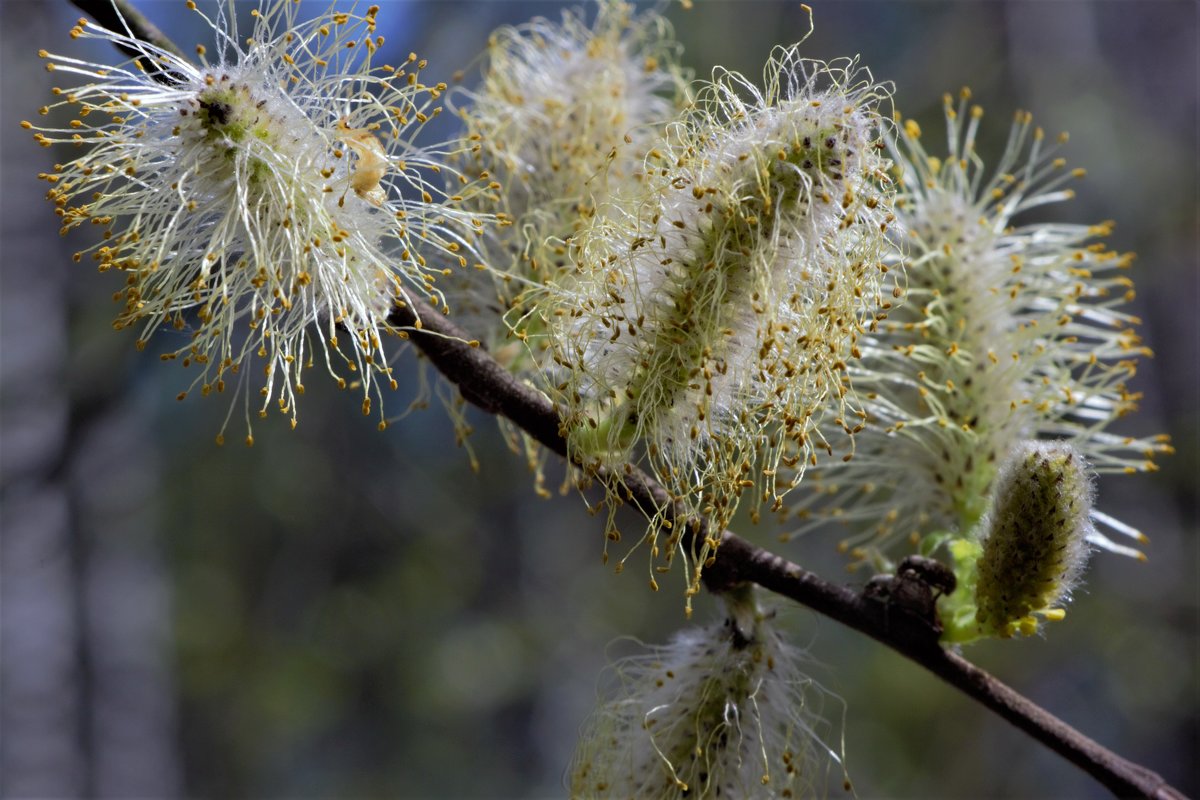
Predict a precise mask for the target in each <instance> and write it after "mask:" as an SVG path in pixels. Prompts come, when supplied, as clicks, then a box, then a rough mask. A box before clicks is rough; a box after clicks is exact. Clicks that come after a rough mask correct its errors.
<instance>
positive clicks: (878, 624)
mask: <svg viewBox="0 0 1200 800" xmlns="http://www.w3.org/2000/svg"><path fill="white" fill-rule="evenodd" d="M389 321H390V322H391V323H392V324H393V325H396V326H398V327H402V328H409V329H410V336H411V338H412V340H413V342H414V343H415V344H416V345H417V347H419V348H420V349H421V351H422V352H423V353H424V354H425V355H426V356H427V357H428V358H429V360H430V361H431V362H433V365H434V366H435V367H437V369H438V371H439V372H441V373H442V374H443V375H444V376H445V377H446V378H448V379H449V380H450V381H452V382H453V383H454V384H456V385H457V386H458V387H459V389H460V390H461V391H462V393H463V396H464V397H465V398H467V400H469V401H470V402H472V403H474V404H475V405H477V406H479V407H480V408H482V409H483V410H485V411H487V412H489V413H492V414H501V415H503V416H505V417H507V418H508V419H509V420H511V421H512V422H513V423H515V424H516V425H517V426H518V427H519V428H521V429H522V430H524V431H525V432H526V433H528V434H529V435H530V436H532V437H533V438H534V439H536V440H537V441H538V442H539V443H540V444H542V445H543V446H545V447H547V448H549V449H550V450H552V451H554V452H555V453H558V454H559V455H561V456H563V457H567V444H566V441H565V440H564V439H563V437H562V434H561V432H560V420H559V415H558V413H557V411H556V410H555V408H554V405H553V404H552V403H551V402H550V400H548V399H547V398H546V397H545V396H544V395H543V394H541V393H540V392H538V391H537V390H535V389H533V388H531V387H530V386H527V385H525V384H523V383H521V382H520V381H519V380H517V379H516V378H514V377H513V376H512V375H511V374H509V372H508V371H507V370H505V369H504V367H502V366H500V364H499V363H497V362H496V360H495V359H493V358H492V357H491V356H490V355H489V354H488V353H487V352H486V351H485V350H483V349H482V348H479V347H473V346H471V345H470V344H468V343H467V340H468V339H470V336H469V335H468V334H467V333H466V332H465V331H463V330H462V329H461V328H459V327H458V326H457V325H455V324H454V323H453V322H451V321H450V320H449V319H447V318H446V317H445V316H444V315H443V314H441V313H440V312H438V311H437V310H435V309H434V308H433V307H431V306H430V305H428V304H427V303H425V302H423V301H420V300H414V301H413V302H412V303H410V304H409V305H408V306H406V307H403V308H397V309H396V310H395V311H394V312H393V313H392V315H391V318H390V320H389ZM418 325H419V326H420V328H419V329H416V328H417V326H418ZM599 477H600V478H601V479H602V480H617V479H618V478H615V477H614V476H606V475H601V476H599ZM619 480H620V485H621V487H622V488H623V491H622V494H623V495H625V496H626V497H628V499H629V500H630V502H631V503H632V504H633V505H635V506H636V507H637V508H638V509H640V510H641V511H642V512H643V513H644V514H646V515H647V516H651V517H652V516H654V515H655V514H656V513H658V512H659V511H660V510H662V509H666V512H667V513H666V517H667V519H673V513H672V509H671V508H670V507H669V500H668V496H667V493H666V491H665V490H664V489H663V488H662V487H661V486H660V485H658V483H656V482H655V481H654V480H653V479H652V478H650V477H649V476H647V475H646V474H645V473H643V472H642V471H640V470H638V469H633V470H632V472H631V473H628V474H625V475H623V476H622V477H621V478H619ZM689 526H690V528H689V530H690V538H694V537H696V536H701V535H704V528H703V524H702V523H700V524H697V523H695V522H690V523H689ZM688 539H689V537H685V539H684V544H685V546H688ZM743 582H751V583H755V584H758V585H759V586H761V587H763V588H764V589H767V590H769V591H772V592H774V593H776V594H779V595H782V596H784V597H787V598H790V599H792V600H795V601H796V602H798V603H802V604H803V605H806V606H808V607H809V608H811V609H813V610H814V611H817V612H818V613H821V614H824V615H825V616H827V617H829V618H831V619H833V620H835V621H837V622H840V623H842V624H843V625H847V626H849V627H851V628H854V629H855V630H857V631H860V632H862V633H865V634H867V635H868V636H870V637H872V638H874V639H876V640H877V641H879V642H882V643H883V644H885V645H887V646H888V647H890V648H892V649H893V650H895V651H897V652H898V653H900V654H901V655H904V656H906V657H907V658H909V659H911V660H912V661H914V662H916V663H917V664H919V665H921V666H922V667H924V668H925V669H927V670H929V671H930V672H932V673H933V674H934V675H937V676H938V677H939V678H941V679H942V680H944V681H946V683H948V684H950V685H951V686H953V687H955V688H956V689H958V690H960V691H961V692H963V693H964V694H966V695H967V696H969V697H971V698H973V699H974V700H976V701H978V702H980V703H982V704H983V705H984V706H985V707H987V708H988V709H990V710H992V711H994V712H995V713H997V714H999V715H1000V716H1001V717H1003V718H1004V719H1006V720H1008V721H1009V722H1011V723H1012V724H1013V725H1015V726H1016V727H1017V728H1019V729H1021V730H1022V731H1024V732H1025V733H1027V734H1029V735H1030V736H1032V737H1033V738H1034V739H1036V740H1037V741H1039V742H1041V743H1042V744H1044V745H1046V746H1047V747H1049V748H1050V749H1051V750H1053V751H1054V752H1056V753H1058V754H1059V755H1061V756H1062V757H1064V758H1065V759H1067V760H1068V761H1070V762H1071V763H1073V764H1075V765H1076V766H1078V767H1080V768H1081V769H1083V770H1084V771H1085V772H1087V773H1088V774H1089V775H1091V776H1092V777H1093V778H1095V779H1096V780H1097V781H1099V782H1100V783H1102V784H1103V785H1104V786H1106V787H1108V789H1109V790H1110V791H1112V792H1113V794H1115V795H1117V796H1118V797H1152V798H1155V799H1156V800H1175V799H1177V798H1183V797H1184V795H1183V794H1182V793H1180V792H1179V791H1178V790H1177V789H1175V788H1174V787H1172V786H1170V785H1169V784H1168V783H1167V782H1166V781H1165V780H1163V778H1162V777H1161V776H1160V775H1158V774H1157V773H1155V772H1153V771H1151V770H1149V769H1146V768H1145V767H1142V766H1140V765H1138V764H1134V763H1133V762H1131V761H1128V760H1126V759H1124V758H1122V757H1121V756H1119V755H1117V754H1116V753H1114V752H1112V751H1111V750H1109V749H1107V748H1106V747H1104V746H1103V745H1101V744H1099V743H1098V742H1096V741H1094V740H1093V739H1090V738H1088V737H1087V736H1084V735H1083V734H1082V733H1080V732H1079V731H1077V730H1075V729H1074V728H1072V727H1071V726H1070V725H1068V724H1066V723H1065V722H1063V721H1062V720H1060V719H1058V718H1057V717H1055V716H1054V715H1053V714H1051V713H1050V712H1048V711H1046V710H1045V709H1043V708H1041V707H1040V706H1038V705H1037V704H1035V703H1033V702H1032V701H1031V700H1029V699H1028V698H1026V697H1024V696H1023V695H1021V694H1020V693H1019V692H1017V691H1016V690H1014V689H1012V688H1011V687H1009V686H1007V685H1005V684H1004V683H1002V682H1000V681H999V680H997V679H996V678H995V677H993V676H992V675H990V674H989V673H987V672H986V671H984V670H982V669H980V668H979V667H977V666H975V665H974V664H972V663H971V662H969V661H967V660H966V659H965V658H963V657H962V656H960V655H958V654H957V653H954V652H950V651H948V650H946V649H945V648H943V647H942V646H941V645H940V644H939V643H938V631H937V629H936V628H935V627H934V626H933V625H931V623H930V620H929V619H927V618H924V617H922V616H919V615H916V614H913V613H911V612H910V611H909V610H908V609H905V608H903V607H900V608H895V607H892V606H889V605H888V604H887V603H885V602H882V601H879V600H876V599H873V598H872V597H870V596H867V595H865V594H863V593H859V592H856V591H854V590H853V589H850V588H848V587H846V586H841V585H837V584H833V583H830V582H828V581H826V580H824V579H822V578H821V577H820V576H818V575H816V574H815V573H812V572H809V571H808V570H805V569H803V568H802V567H800V566H797V565H796V564H793V563H791V562H789V561H788V560H787V559H785V558H782V557H781V556H777V555H775V554H774V553H771V552H769V551H767V550H764V549H763V548H761V547H757V546H755V545H753V544H751V543H749V542H747V541H746V540H745V539H742V538H741V537H739V536H737V535H736V534H734V533H731V532H729V531H725V532H723V533H722V535H721V546H720V548H718V550H717V553H716V561H715V562H714V563H713V564H712V565H711V566H709V567H707V568H706V569H705V571H704V583H705V585H706V586H707V587H708V588H709V589H710V590H712V591H715V592H720V591H723V590H725V589H728V588H730V587H732V586H735V585H737V584H739V583H743Z"/></svg>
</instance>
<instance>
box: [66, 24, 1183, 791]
mask: <svg viewBox="0 0 1200 800" xmlns="http://www.w3.org/2000/svg"><path fill="white" fill-rule="evenodd" d="M71 2H73V3H74V4H75V5H76V6H77V7H79V8H80V9H82V10H83V11H85V12H87V13H89V14H91V15H92V16H93V17H94V18H95V19H96V20H97V21H99V22H100V23H101V24H103V25H104V26H105V27H107V28H110V29H111V30H115V31H126V30H128V31H129V32H130V33H131V34H132V35H133V36H135V37H137V38H139V39H142V40H143V41H147V42H150V43H151V44H154V45H156V46H158V47H160V48H162V49H163V50H166V51H168V52H171V53H174V54H176V55H179V56H180V57H181V58H183V55H182V53H181V51H180V50H179V49H178V48H177V47H176V46H175V45H174V43H173V42H171V40H170V39H168V38H167V37H166V36H164V35H163V34H162V32H161V31H159V30H158V28H156V27H155V26H154V25H153V24H152V23H150V22H149V21H148V20H147V19H146V18H145V17H144V16H142V14H141V13H140V12H138V11H137V10H136V9H134V8H133V6H132V5H130V4H129V3H128V2H127V0H71ZM122 20H123V21H122ZM124 49H126V51H127V52H130V49H129V48H124ZM130 54H131V55H134V56H136V55H139V53H137V52H136V51H134V52H131V53H130ZM155 77H156V78H158V79H159V80H162V81H171V80H172V79H173V77H174V76H173V75H172V74H171V73H170V72H168V71H164V70H160V71H159V72H158V73H156V74H155ZM389 322H390V323H391V324H392V325H395V326H397V327H400V328H406V329H409V330H410V331H411V334H410V335H411V338H412V340H413V342H414V343H415V344H416V345H417V347H419V348H420V349H421V351H422V352H423V353H424V354H425V355H426V356H427V357H428V358H429V360H430V361H431V362H432V363H433V364H434V366H435V367H437V369H438V371H440V372H441V373H442V375H444V376H445V377H446V378H447V379H449V380H450V381H451V382H453V383H454V384H455V385H456V386H457V387H458V388H459V390H460V391H461V392H462V394H463V397H465V398H466V399H467V400H469V401H470V402H471V403H473V404H475V405H476V406H478V407H480V408H482V409H483V410H484V411H487V412H488V413H490V414H501V415H503V416H504V417H507V418H508V419H509V420H511V421H512V422H513V423H514V424H516V425H517V426H518V427H519V428H521V429H522V430H524V431H525V432H526V433H527V434H529V435H530V436H532V437H533V438H534V439H535V440H537V441H538V442H539V443H540V444H542V445H543V446H544V447H547V448H549V449H550V450H552V451H554V452H555V453H558V454H559V455H560V456H563V457H564V458H567V457H568V454H567V444H566V441H565V440H564V439H563V437H562V434H561V431H560V427H561V426H560V420H559V416H558V412H557V410H556V409H555V408H554V405H553V404H552V403H551V402H550V401H549V400H548V399H547V398H546V397H545V396H544V395H543V394H541V393H540V392H538V391H537V390H535V389H533V388H531V387H529V386H527V385H525V384H523V383H521V382H520V381H518V380H517V379H516V378H514V377H513V376H512V375H511V374H510V373H509V372H508V371H507V370H506V369H504V367H502V366H501V365H500V364H499V363H498V362H497V361H496V360H495V359H493V358H492V357H491V356H490V355H489V354H488V353H487V352H486V351H485V350H483V349H481V348H479V347H473V346H471V345H470V344H468V340H469V338H470V337H469V336H468V335H467V333H466V332H465V331H463V330H462V329H460V328H459V327H458V326H457V325H455V324H454V323H452V322H450V321H449V320H448V319H447V318H446V317H445V316H444V315H443V314H441V313H440V312H438V311H437V310H435V309H434V308H433V307H432V306H430V305H429V304H428V303H425V302H424V301H422V300H419V299H415V298H414V299H413V300H412V301H411V302H410V303H409V304H408V305H406V306H398V307H397V308H396V309H395V310H394V311H393V313H392V314H391V317H390V318H389ZM598 477H600V479H601V480H605V481H613V480H617V481H619V485H620V487H621V488H623V489H624V494H625V496H626V497H627V498H628V500H629V501H630V502H631V503H632V504H633V505H635V506H636V507H637V508H638V509H639V510H640V511H642V513H644V514H646V515H647V516H648V517H654V516H655V515H656V514H657V513H659V511H660V510H664V511H665V512H666V513H665V518H666V519H667V520H668V521H671V522H672V523H673V524H676V523H677V522H678V523H683V524H686V525H687V526H688V534H687V535H686V536H685V537H684V545H685V546H688V547H690V543H691V541H694V540H695V538H696V537H698V536H704V535H706V530H705V525H704V524H703V523H702V522H696V521H695V520H686V521H685V520H678V521H677V520H676V519H675V516H674V513H673V512H674V509H673V508H672V507H671V506H670V501H669V499H668V495H667V492H666V490H664V489H663V487H662V486H660V485H659V484H658V483H656V482H655V481H654V480H653V479H652V478H650V477H649V476H648V475H646V474H645V473H643V472H642V471H641V470H638V469H636V468H633V469H632V470H631V471H630V472H628V473H625V474H623V475H622V476H616V477H614V476H610V475H604V474H601V475H600V476H598ZM745 582H751V583H755V584H758V585H759V586H761V587H763V588H764V589H767V590H769V591H771V592H775V593H776V594H779V595H782V596H784V597H787V598H789V599H792V600H795V601H796V602H798V603H801V604H803V605H806V606H808V607H809V608H811V609H813V610H814V611H817V612H818V613H821V614H824V615H825V616H827V617H829V618H830V619H833V620H835V621H837V622H840V623H842V624H843V625H846V626H848V627H851V628H854V629H855V630H857V631H860V632H862V633H865V634H867V635H868V636H870V637H872V638H874V639H876V640H877V641H879V642H881V643H883V644H885V645H887V646H888V647H890V648H892V649H893V650H895V651H897V652H898V653H900V654H901V655H904V656H906V657H907V658H909V659H911V660H912V661H914V662H916V663H917V664H919V665H920V666H922V667H924V668H925V669H927V670H929V671H930V672H932V673H933V674H934V675H937V676H938V677H939V678H941V679H942V680H944V681H946V682H947V683H949V684H950V685H951V686H953V687H955V688H957V689H958V690H960V691H962V692H963V693H964V694H966V695H967V696H969V697H971V698H973V699H975V700H977V701H978V702H980V703H981V704H983V705H984V706H985V707H986V708H988V709H990V710H992V711H994V712H995V713H997V714H998V715H1000V716H1001V717H1003V718H1004V719H1006V720H1008V721H1009V722H1011V723H1012V724H1013V725H1015V726H1016V727H1017V728H1019V729H1020V730H1022V731H1024V732H1025V733H1027V734H1029V735H1030V736H1031V737H1033V738H1034V739H1036V740H1037V741H1039V742H1041V743H1042V744H1044V745H1046V746H1047V747H1049V748H1050V749H1051V750H1053V751H1054V752H1056V753H1058V754H1059V755H1061V756H1062V757H1064V758H1065V759H1067V760H1068V761H1070V762H1071V763H1073V764H1075V765H1076V766H1078V767H1080V768H1081V769H1083V770H1084V771H1085V772H1087V773H1088V774H1089V775H1091V776H1092V777H1093V778H1095V779H1096V780H1097V781H1099V782H1100V783H1101V784H1103V785H1104V786H1106V787H1107V788H1108V789H1109V790H1110V791H1112V792H1113V794H1115V795H1117V796H1118V797H1150V798H1154V799H1155V800H1181V799H1184V800H1185V796H1184V795H1183V794H1182V793H1181V792H1179V791H1178V790H1177V789H1175V788H1174V787H1172V786H1171V785H1169V784H1168V783H1167V782H1166V781H1164V780H1163V778H1162V777H1161V776H1160V775H1158V773H1156V772H1153V771H1152V770H1149V769H1147V768H1145V767H1142V766H1140V765H1138V764H1135V763H1133V762H1131V761H1128V760H1126V759H1124V758H1122V757H1121V756H1119V755H1117V754H1116V753H1114V752H1112V751H1111V750H1109V749H1107V748H1106V747H1104V746H1103V745H1101V744H1099V743H1098V742H1096V741H1094V740H1093V739H1090V738H1088V737H1087V736H1084V735H1083V734H1082V733H1080V732H1079V731H1077V730H1075V729H1074V728H1072V727H1071V726H1070V725H1068V724H1066V723H1065V722H1063V721H1062V720H1060V719H1058V718H1057V717H1055V716H1054V715H1053V714H1051V713H1050V712H1048V711H1046V710H1045V709H1043V708H1041V707H1040V706H1038V705H1037V704H1035V703H1033V702H1032V701H1031V700H1029V699H1028V698H1026V697H1024V696H1023V695H1021V694H1020V693H1019V692H1017V691H1016V690H1014V689H1012V688H1011V687H1009V686H1007V685H1005V684H1004V683H1002V682H1000V681H999V680H997V679H996V678H994V677H993V676H992V675H990V674H989V673H987V672H986V671H984V670H982V669H980V668H979V667H977V666H975V665H974V664H972V663H971V662H969V661H967V660H966V659H965V658H963V657H962V656H960V655H958V654H957V653H953V652H950V651H948V650H945V649H944V648H943V647H942V646H941V645H940V644H939V643H938V639H937V637H938V630H937V628H936V627H934V626H933V625H932V624H931V620H930V619H928V618H926V617H923V616H921V615H916V614H913V613H911V611H910V610H909V609H906V608H903V607H900V608H893V607H892V606H890V605H888V604H887V603H885V602H881V601H879V600H877V599H873V598H871V597H869V596H867V595H866V594H863V593H858V592H855V591H854V590H852V589H850V588H848V587H846V586H840V585H837V584H833V583H829V582H828V581H825V580H824V579H822V578H821V577H820V576H819V575H816V574H815V573H812V572H809V571H808V570H805V569H803V568H802V567H800V566H798V565H796V564H793V563H791V562H789V561H788V560H787V559H785V558H783V557H781V556H777V555H775V554H774V553H771V552H769V551H767V550H764V549H763V548H761V547H757V546H755V545H753V544H751V543H749V542H747V541H746V540H745V539H742V538H741V537H739V536H737V535H736V534H733V533H731V532H729V531H723V532H722V534H721V546H720V548H718V550H717V552H716V557H715V562H714V563H713V564H712V565H711V566H709V567H707V568H706V569H705V572H704V583H705V585H706V586H707V588H708V589H710V590H711V591H713V592H721V591H725V590H727V589H729V588H732V587H733V586H736V585H738V584H740V583H745Z"/></svg>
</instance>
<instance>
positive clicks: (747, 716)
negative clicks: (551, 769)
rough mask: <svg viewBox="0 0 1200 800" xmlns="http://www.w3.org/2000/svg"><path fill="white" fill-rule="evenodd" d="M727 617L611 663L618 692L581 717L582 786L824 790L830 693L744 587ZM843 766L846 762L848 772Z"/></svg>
mask: <svg viewBox="0 0 1200 800" xmlns="http://www.w3.org/2000/svg"><path fill="white" fill-rule="evenodd" d="M735 595H736V596H734V597H731V598H727V603H728V613H729V616H728V619H726V621H725V622H724V624H718V625H711V626H709V627H706V628H699V629H691V630H687V631H683V632H681V633H680V634H678V635H677V636H676V637H675V639H674V640H673V641H672V642H671V643H670V644H668V645H666V646H665V647H655V648H652V649H651V651H650V652H649V653H648V654H646V655H641V656H634V657H630V658H627V659H624V660H623V661H620V662H618V663H616V664H615V665H613V667H612V670H613V673H614V675H615V677H616V678H617V679H618V680H619V692H618V694H617V696H615V697H613V698H611V699H608V700H606V701H604V702H603V703H602V704H601V706H600V707H599V708H598V709H597V710H596V711H595V712H594V714H593V715H592V717H591V719H590V720H589V721H588V723H587V724H586V725H585V726H584V729H583V733H582V737H581V739H580V742H579V745H578V748H577V750H576V753H575V758H574V761H573V763H572V766H571V771H570V778H569V780H570V787H571V788H570V791H571V796H572V797H579V798H584V797H587V798H645V799H647V800H650V799H653V798H658V799H659V800H668V799H671V798H739V797H746V798H750V797H753V798H775V797H809V796H815V795H819V794H822V793H823V789H824V787H825V784H826V781H827V780H828V778H829V777H830V774H829V773H830V769H831V767H832V766H833V765H834V764H840V762H841V760H842V759H841V756H840V755H839V753H838V752H837V751H835V750H833V749H832V748H830V747H829V746H827V745H826V744H825V743H824V741H823V739H822V735H823V734H825V733H826V732H827V730H826V729H827V728H829V727H830V726H829V725H828V723H826V722H824V721H823V720H822V719H821V716H820V714H821V705H822V704H823V701H824V700H825V699H826V697H827V696H828V695H827V693H826V692H825V691H824V690H823V689H822V688H821V687H820V686H819V685H818V684H817V683H815V682H814V681H813V680H812V679H811V678H809V677H807V676H806V675H805V674H804V673H803V672H802V671H801V669H800V667H801V665H802V664H803V660H804V658H805V656H804V653H803V651H801V650H799V649H798V648H795V647H793V646H792V645H790V644H788V643H787V642H785V641H784V640H783V638H782V637H781V635H780V634H779V632H777V631H776V629H775V627H774V625H773V623H772V620H771V617H770V615H768V614H764V613H763V612H762V611H761V610H760V609H759V608H758V607H757V606H756V604H755V602H754V596H753V594H752V592H751V591H750V590H749V589H747V590H743V591H740V592H737V593H735ZM843 777H844V772H843Z"/></svg>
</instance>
